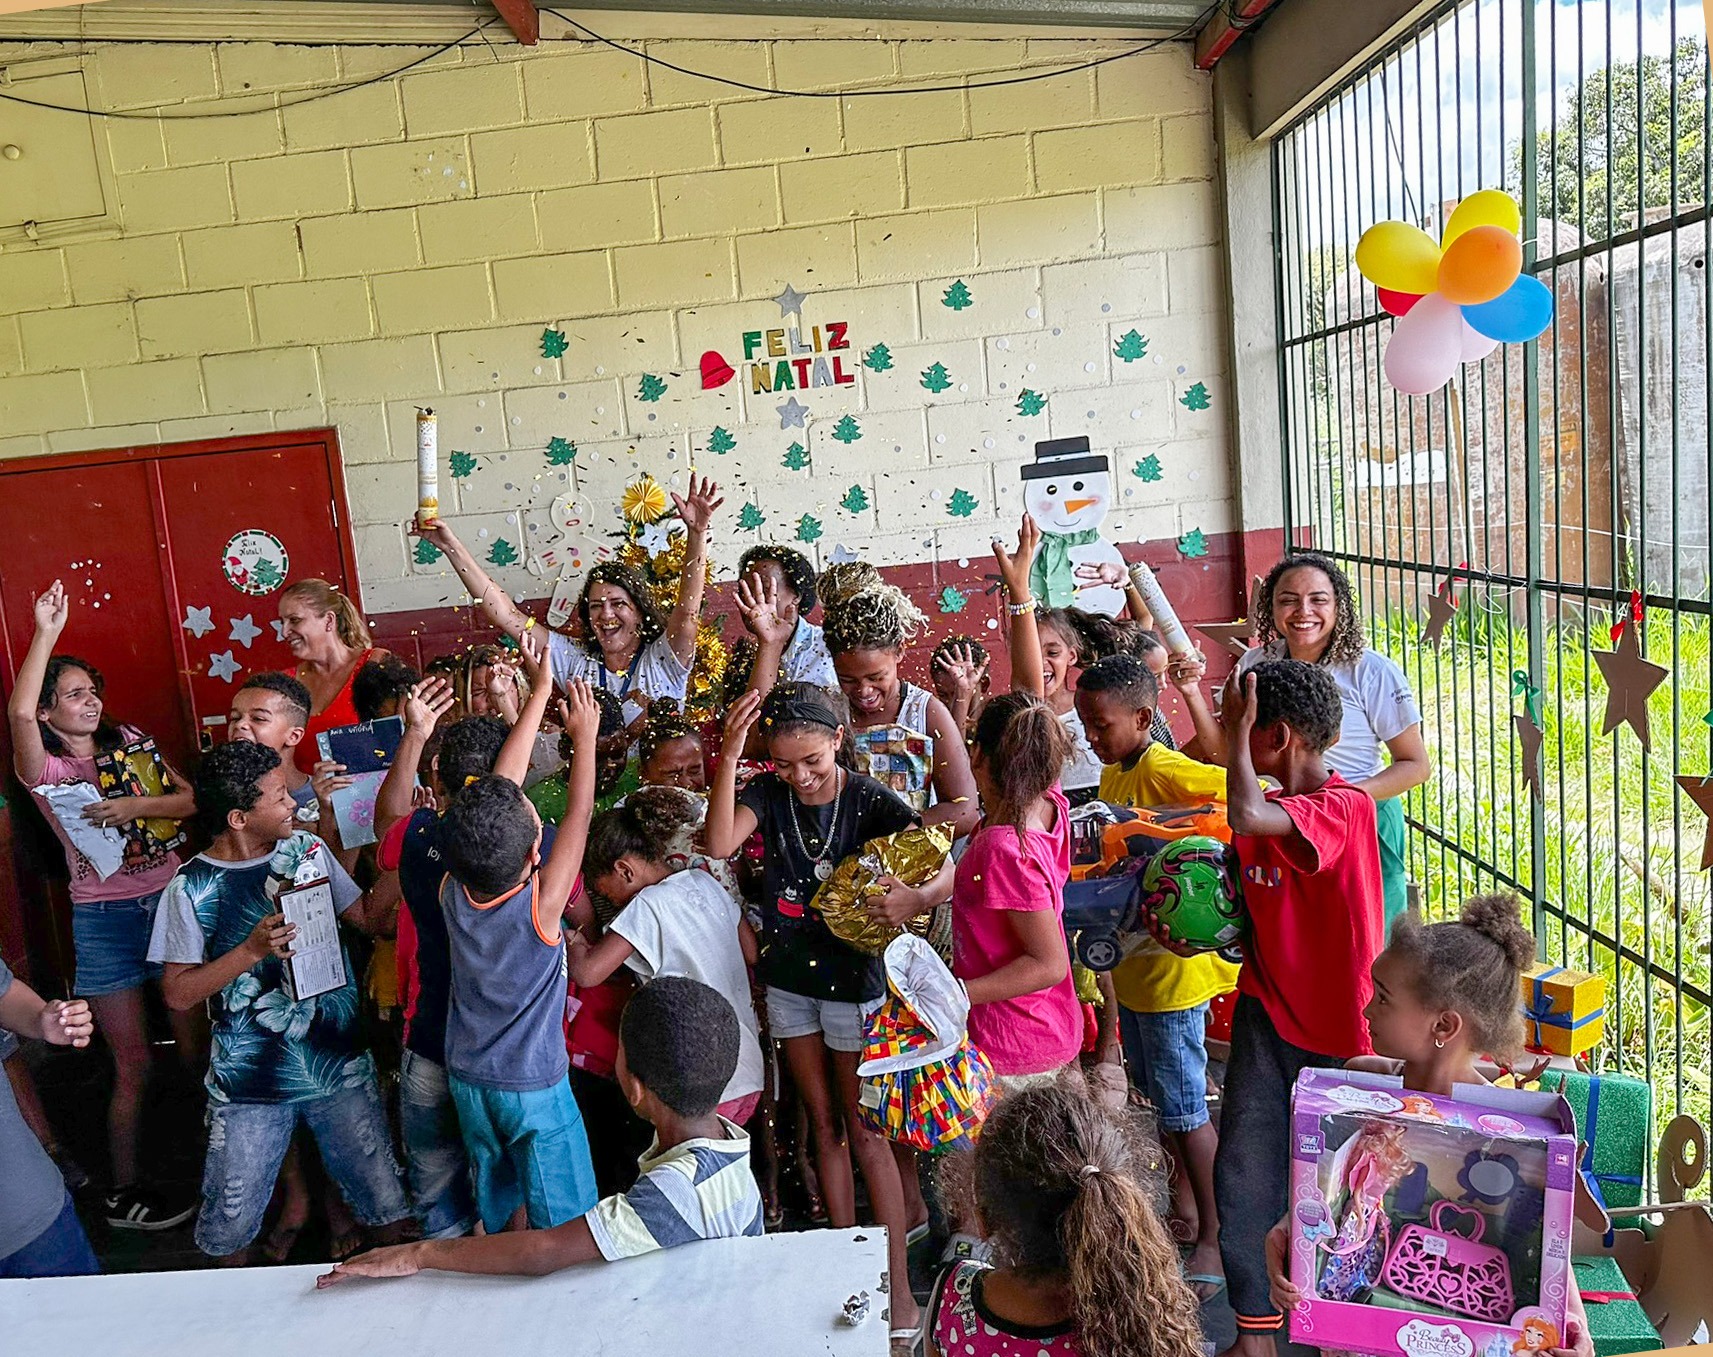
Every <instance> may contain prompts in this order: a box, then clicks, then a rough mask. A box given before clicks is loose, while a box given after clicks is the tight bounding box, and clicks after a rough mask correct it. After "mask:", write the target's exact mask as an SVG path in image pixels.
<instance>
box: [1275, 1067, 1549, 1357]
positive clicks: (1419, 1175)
mask: <svg viewBox="0 0 1713 1357" xmlns="http://www.w3.org/2000/svg"><path fill="white" fill-rule="evenodd" d="M1291 1154H1292V1163H1291V1190H1290V1213H1289V1218H1288V1224H1289V1228H1290V1274H1291V1280H1292V1281H1293V1282H1294V1283H1295V1284H1296V1285H1297V1286H1298V1287H1299V1288H1300V1289H1301V1291H1302V1293H1303V1296H1304V1298H1305V1299H1304V1301H1303V1303H1302V1304H1301V1305H1299V1306H1298V1307H1297V1309H1296V1310H1295V1311H1294V1312H1293V1313H1292V1315H1291V1338H1292V1339H1293V1340H1294V1341H1296V1342H1299V1343H1309V1344H1313V1345H1314V1346H1316V1347H1320V1348H1325V1349H1343V1350H1347V1351H1352V1352H1366V1353H1375V1354H1391V1353H1399V1352H1401V1353H1405V1354H1407V1355H1408V1357H1512V1354H1514V1353H1524V1354H1526V1353H1529V1352H1532V1351H1534V1350H1536V1349H1540V1348H1554V1347H1558V1346H1560V1340H1561V1336H1562V1335H1563V1334H1564V1333H1565V1303H1566V1299H1567V1297H1568V1295H1569V1282H1570V1275H1571V1273H1570V1225H1571V1212H1572V1205H1573V1200H1574V1194H1575V1183H1576V1124H1575V1122H1574V1120H1573V1119H1572V1117H1571V1114H1570V1108H1569V1107H1568V1106H1567V1105H1566V1103H1565V1101H1564V1099H1562V1098H1560V1097H1558V1096H1557V1095H1555V1094H1549V1093H1526V1092H1521V1091H1519V1090H1516V1089H1501V1088H1494V1087H1490V1086H1486V1085H1482V1086H1473V1085H1466V1084H1459V1085H1458V1086H1457V1087H1456V1088H1455V1089H1454V1090H1453V1092H1452V1096H1451V1097H1449V1098H1442V1097H1439V1096H1436V1095H1429V1094H1423V1093H1413V1092H1410V1093H1407V1092H1405V1091H1404V1089H1403V1084H1402V1081H1401V1080H1400V1079H1398V1078H1397V1077H1396V1076H1393V1075H1380V1074H1361V1073H1357V1072H1355V1071H1352V1070H1338V1069H1332V1070H1305V1071H1304V1072H1303V1074H1302V1076H1301V1077H1300V1078H1299V1079H1298V1080H1297V1086H1296V1090H1295V1093H1294V1094H1293V1096H1292V1101H1291Z"/></svg>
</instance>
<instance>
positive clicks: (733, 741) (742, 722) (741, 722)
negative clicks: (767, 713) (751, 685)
mask: <svg viewBox="0 0 1713 1357" xmlns="http://www.w3.org/2000/svg"><path fill="white" fill-rule="evenodd" d="M760 716H761V694H760V693H758V692H754V691H753V690H752V691H750V692H746V693H745V694H744V695H743V696H742V697H740V698H738V700H737V701H736V702H734V703H732V705H731V709H730V710H729V711H727V712H726V725H725V739H724V741H723V742H722V744H721V746H720V748H721V751H722V752H721V755H720V757H721V758H725V757H726V751H730V752H731V756H732V757H733V758H736V757H738V756H739V755H740V754H741V753H742V751H743V746H744V741H745V740H747V739H748V738H749V732H750V728H751V727H752V726H754V725H755V723H756V720H757V719H758V718H759V717H760Z"/></svg>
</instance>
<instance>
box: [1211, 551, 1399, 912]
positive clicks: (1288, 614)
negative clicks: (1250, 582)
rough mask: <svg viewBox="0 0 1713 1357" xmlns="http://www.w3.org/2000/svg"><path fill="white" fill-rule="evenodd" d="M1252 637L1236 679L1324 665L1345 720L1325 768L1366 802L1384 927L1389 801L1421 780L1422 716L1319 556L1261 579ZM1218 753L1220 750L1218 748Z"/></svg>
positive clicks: (1395, 866)
mask: <svg viewBox="0 0 1713 1357" xmlns="http://www.w3.org/2000/svg"><path fill="white" fill-rule="evenodd" d="M1258 614H1259V616H1258V626H1257V638H1258V639H1259V640H1260V642H1261V644H1260V646H1259V647H1257V648H1256V649H1254V650H1251V651H1249V652H1248V653H1247V654H1246V655H1244V657H1243V658H1242V659H1241V660H1239V661H1238V663H1237V668H1236V669H1235V670H1234V671H1233V676H1234V677H1237V676H1241V675H1243V674H1245V673H1247V672H1248V671H1249V670H1250V669H1253V668H1254V667H1255V666H1256V665H1257V664H1259V663H1260V662H1261V661H1262V660H1277V659H1287V658H1288V659H1293V660H1302V661H1303V662H1304V663H1307V664H1323V665H1325V666H1326V667H1327V669H1328V670H1329V671H1330V672H1331V674H1332V677H1333V680H1334V682H1336V683H1337V684H1338V695H1339V697H1340V698H1341V699H1343V702H1344V724H1343V725H1342V727H1340V729H1339V734H1338V742H1337V743H1336V744H1334V745H1333V746H1332V748H1331V749H1329V750H1327V751H1326V755H1325V757H1326V764H1327V767H1329V768H1331V769H1332V770H1333V771H1334V772H1335V773H1337V774H1338V775H1339V776H1341V777H1342V778H1344V779H1345V780H1346V781H1347V782H1351V783H1354V784H1355V785H1356V786H1358V787H1361V788H1362V789H1363V790H1364V791H1365V792H1367V793H1368V794H1369V795H1370V796H1372V797H1373V798H1374V801H1375V803H1376V809H1377V811H1378V814H1377V817H1376V819H1377V821H1378V825H1379V835H1380V874H1381V878H1382V880H1383V882H1384V885H1385V892H1386V927H1387V929H1388V930H1390V928H1391V926H1392V920H1394V919H1396V918H1397V917H1398V915H1400V914H1402V913H1403V912H1404V906H1405V904H1406V903H1407V894H1408V892H1407V887H1406V883H1405V878H1404V808H1403V804H1402V802H1400V801H1399V800H1398V798H1399V797H1400V796H1402V795H1403V794H1404V793H1405V792H1407V791H1409V790H1410V789H1411V788H1412V787H1419V786H1421V785H1422V783H1424V782H1426V781H1427V780H1428V777H1429V775H1430V773H1431V771H1432V770H1431V766H1430V765H1429V763H1428V753H1427V745H1426V744H1425V743H1424V742H1423V740H1422V713H1421V709H1420V708H1419V707H1418V706H1417V705H1416V699H1415V694H1414V693H1412V692H1411V691H1410V681H1409V679H1408V678H1407V677H1405V675H1404V671H1403V670H1402V669H1400V668H1399V667H1398V666H1397V665H1396V664H1394V663H1393V662H1392V661H1391V660H1390V659H1388V658H1387V657H1386V656H1384V655H1381V654H1380V653H1378V652H1377V651H1374V650H1370V649H1369V648H1368V638H1367V637H1366V635H1364V633H1363V630H1362V622H1361V619H1360V618H1359V617H1358V616H1357V614H1356V601H1355V598H1354V596H1353V595H1352V594H1351V591H1350V581H1349V579H1347V578H1346V577H1345V574H1344V572H1343V571H1342V570H1340V569H1339V568H1338V566H1337V565H1336V564H1334V563H1333V562H1332V561H1331V560H1330V559H1329V558H1327V557H1325V556H1322V555H1320V554H1319V553H1318V552H1295V553H1293V554H1292V555H1290V556H1287V557H1285V559H1284V560H1282V561H1280V562H1279V563H1278V564H1277V565H1275V566H1274V567H1273V568H1272V570H1271V571H1269V572H1268V574H1267V578H1266V579H1265V580H1263V581H1262V584H1261V594H1260V607H1259V609H1258ZM1221 752H1222V754H1223V751H1221Z"/></svg>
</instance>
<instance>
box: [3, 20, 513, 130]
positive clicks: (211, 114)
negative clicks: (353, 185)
mask: <svg viewBox="0 0 1713 1357" xmlns="http://www.w3.org/2000/svg"><path fill="white" fill-rule="evenodd" d="M489 22H492V21H491V20H490V21H489ZM486 27H487V24H485V23H482V24H477V25H476V26H475V27H474V28H472V29H471V30H470V31H469V32H468V33H466V34H464V35H463V36H462V37H457V38H453V39H452V41H451V42H444V43H441V44H440V46H438V47H436V48H435V49H434V50H433V51H432V52H425V53H424V54H423V55H422V56H419V57H418V58H417V59H416V60H415V61H410V62H406V63H405V64H404V65H403V66H400V67H398V68H397V69H396V70H391V71H382V72H381V73H380V74H379V75H371V76H369V77H367V78H366V79H363V80H355V81H352V82H351V83H350V84H349V85H330V86H329V87H327V88H326V89H320V90H311V91H309V92H308V93H307V94H305V95H304V96H303V97H302V98H301V99H293V100H291V101H290V102H289V103H287V102H281V103H277V104H263V105H261V106H260V107H259V108H233V109H218V110H210V111H207V112H201V113H163V112H161V111H159V110H158V109H157V110H148V109H142V110H132V111H128V112H127V111H122V110H118V109H104V108H76V107H73V106H72V105H70V104H48V103H43V102H42V101H41V100H39V99H26V98H24V97H23V96H22V95H20V94H7V93H6V91H5V90H4V89H3V88H0V99H5V100H8V101H10V102H11V103H14V104H26V105H28V106H29V107H30V108H45V109H51V110H52V111H53V112H55V113H81V114H83V115H84V117H86V118H116V119H120V120H125V119H138V120H140V119H144V118H154V119H156V120H158V121H160V122H196V121H197V120H199V119H202V118H249V117H253V116H254V115H255V114H257V113H277V112H278V111H280V110H281V109H286V108H300V107H302V106H303V105H304V104H313V103H315V102H317V101H318V100H321V99H331V98H332V97H333V96H334V95H336V94H349V93H350V92H351V91H352V90H360V89H363V88H365V87H366V86H369V85H378V84H380V83H381V81H383V80H392V79H395V78H396V77H398V76H401V75H403V74H404V73H405V72H406V71H410V70H415V69H416V67H418V66H420V65H422V63H423V62H425V61H433V60H434V58H435V57H437V56H440V55H441V54H442V53H445V52H450V51H451V50H452V49H453V48H454V47H457V46H459V45H460V44H462V43H466V42H469V41H470V39H471V38H473V37H476V36H477V35H478V34H479V33H481V31H482V30H483V29H484V28H486Z"/></svg>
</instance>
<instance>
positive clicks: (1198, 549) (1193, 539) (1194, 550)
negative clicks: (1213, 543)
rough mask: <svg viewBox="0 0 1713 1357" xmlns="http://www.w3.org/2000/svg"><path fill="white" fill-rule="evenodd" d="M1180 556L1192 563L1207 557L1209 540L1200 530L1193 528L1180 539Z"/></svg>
mask: <svg viewBox="0 0 1713 1357" xmlns="http://www.w3.org/2000/svg"><path fill="white" fill-rule="evenodd" d="M1178 554H1179V555H1180V556H1183V557H1186V558H1187V559H1189V560H1192V561H1193V560H1195V559H1196V558H1197V557H1198V556H1205V555H1207V538H1206V536H1205V535H1204V534H1203V533H1202V530H1201V529H1200V528H1191V529H1190V530H1189V531H1188V532H1186V533H1185V534H1184V535H1183V536H1182V537H1180V538H1178Z"/></svg>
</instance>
